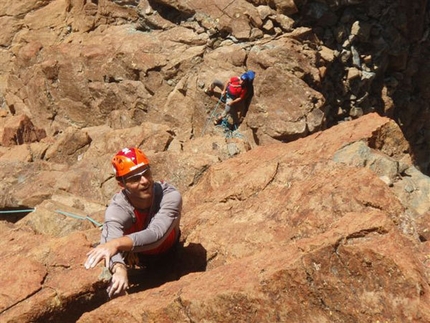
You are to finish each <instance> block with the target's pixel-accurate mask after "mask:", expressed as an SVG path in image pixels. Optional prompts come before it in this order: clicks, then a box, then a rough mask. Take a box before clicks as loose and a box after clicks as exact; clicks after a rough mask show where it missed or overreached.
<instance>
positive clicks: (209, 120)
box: [201, 96, 223, 136]
mask: <svg viewBox="0 0 430 323" xmlns="http://www.w3.org/2000/svg"><path fill="white" fill-rule="evenodd" d="M222 98H223V97H222V96H220V98H219V100H218V102H217V103H216V105H215V108H214V109H213V111H212V113H211V115H210V117H209V119H208V121H206V124H205V127H204V128H203V130H202V134H201V135H202V136H203V135H204V134H205V131H206V128H207V126H208V124H209V123H210V122H211V120H212V118H213V117H214V116H215V113H216V110H217V109H218V106H219V104H220V103H221V102H222Z"/></svg>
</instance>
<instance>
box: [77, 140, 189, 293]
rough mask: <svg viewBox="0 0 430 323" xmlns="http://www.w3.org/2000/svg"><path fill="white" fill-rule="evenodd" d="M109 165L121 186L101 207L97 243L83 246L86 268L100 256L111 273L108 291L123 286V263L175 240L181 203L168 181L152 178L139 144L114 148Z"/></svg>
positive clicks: (125, 279) (169, 245) (155, 252)
mask: <svg viewBox="0 0 430 323" xmlns="http://www.w3.org/2000/svg"><path fill="white" fill-rule="evenodd" d="M112 166H113V169H114V171H115V177H116V179H117V181H118V184H119V185H120V187H121V188H122V189H121V191H120V192H118V193H116V194H115V195H114V196H113V198H112V200H111V203H110V204H109V206H108V207H107V209H106V213H105V221H104V224H103V231H102V235H101V241H100V242H101V243H100V245H98V246H97V247H96V248H94V249H92V250H91V251H90V252H88V254H87V256H88V257H87V260H86V262H85V264H84V266H85V268H87V269H89V268H94V267H95V266H96V265H97V264H98V263H99V262H100V261H101V260H103V259H104V260H105V263H106V267H107V268H109V269H110V271H111V273H112V279H111V283H110V286H109V288H108V294H109V297H112V296H115V295H118V294H120V293H121V292H123V291H125V290H126V289H127V288H128V275H127V266H131V265H135V264H136V261H138V259H139V258H140V257H141V256H154V255H163V254H166V253H167V252H168V251H169V250H171V249H172V248H173V247H174V246H175V245H176V243H177V242H178V240H179V236H180V230H179V222H180V218H181V209H182V197H181V194H180V193H179V192H178V191H177V190H176V189H175V188H174V187H173V186H172V185H170V184H168V183H164V182H154V180H153V178H152V174H151V169H150V164H149V160H148V158H147V157H146V155H145V154H144V153H143V152H142V151H141V150H139V149H138V148H124V149H122V150H121V151H119V152H118V153H117V154H116V155H115V156H114V157H113V159H112ZM125 254H127V255H128V257H127V259H125V258H124V255H125ZM136 255H137V257H136ZM130 256H135V257H130ZM133 259H134V260H133ZM136 259H137V260H136Z"/></svg>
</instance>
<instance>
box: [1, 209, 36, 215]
mask: <svg viewBox="0 0 430 323" xmlns="http://www.w3.org/2000/svg"><path fill="white" fill-rule="evenodd" d="M34 210H36V209H22V210H7V211H0V214H3V213H4V214H7V213H30V212H33V211H34Z"/></svg>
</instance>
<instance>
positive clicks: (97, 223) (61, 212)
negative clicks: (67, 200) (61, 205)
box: [55, 210, 103, 227]
mask: <svg viewBox="0 0 430 323" xmlns="http://www.w3.org/2000/svg"><path fill="white" fill-rule="evenodd" d="M55 212H57V213H59V214H62V215H65V216H68V217H71V218H74V219H78V220H88V221H90V222H91V223H93V224H95V225H96V226H98V227H101V226H102V225H103V224H102V223H100V222H97V221H96V220H94V219H92V218H91V217H89V216H88V215H87V216H81V215H76V214H73V213H70V212H65V211H61V210H55Z"/></svg>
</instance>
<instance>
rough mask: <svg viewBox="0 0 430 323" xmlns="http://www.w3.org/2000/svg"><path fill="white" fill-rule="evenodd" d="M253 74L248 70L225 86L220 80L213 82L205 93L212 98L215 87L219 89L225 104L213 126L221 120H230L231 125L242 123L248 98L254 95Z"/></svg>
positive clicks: (232, 78) (231, 79) (234, 77)
mask: <svg viewBox="0 0 430 323" xmlns="http://www.w3.org/2000/svg"><path fill="white" fill-rule="evenodd" d="M254 77H255V72H253V71H251V70H249V71H247V72H245V73H243V74H242V75H240V76H233V77H231V78H230V79H229V80H228V81H227V82H226V83H225V84H224V83H223V82H222V81H220V80H214V81H213V82H212V83H211V84H210V85H209V87H207V88H206V90H205V93H206V94H208V95H210V96H212V95H213V94H214V89H215V87H218V88H219V89H221V91H222V92H221V99H222V100H223V102H224V103H225V108H224V111H223V112H222V113H221V114H220V115H219V116H217V118H216V119H215V120H214V124H215V125H217V124H219V123H220V122H221V121H222V120H223V119H228V118H231V120H232V123H233V125H238V124H240V123H241V122H242V121H243V118H244V117H245V115H246V112H247V110H248V106H249V102H250V97H252V95H253V93H254V89H253V82H254Z"/></svg>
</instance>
